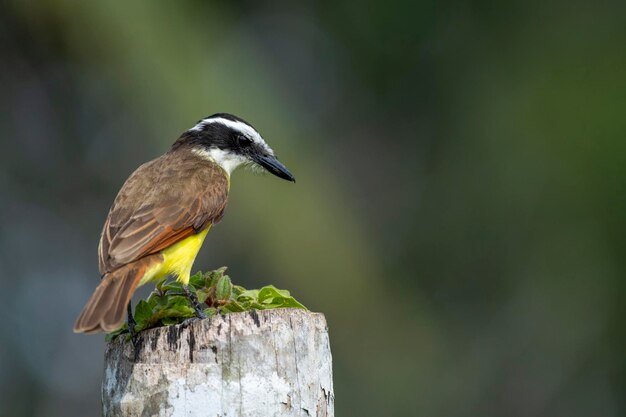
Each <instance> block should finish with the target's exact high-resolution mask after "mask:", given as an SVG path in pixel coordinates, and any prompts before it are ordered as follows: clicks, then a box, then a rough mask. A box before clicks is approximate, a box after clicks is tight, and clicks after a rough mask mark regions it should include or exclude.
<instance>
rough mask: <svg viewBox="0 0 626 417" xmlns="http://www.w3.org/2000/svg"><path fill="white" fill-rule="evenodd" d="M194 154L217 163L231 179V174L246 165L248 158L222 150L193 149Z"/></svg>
mask: <svg viewBox="0 0 626 417" xmlns="http://www.w3.org/2000/svg"><path fill="white" fill-rule="evenodd" d="M192 152H193V153H194V154H196V155H198V156H199V157H201V158H202V159H205V160H207V161H211V162H215V163H216V164H218V165H219V166H220V167H222V169H223V170H224V171H226V173H227V174H228V176H229V177H230V174H231V173H232V172H233V171H234V170H235V169H237V168H238V167H239V166H240V165H242V164H245V163H246V161H247V160H246V158H244V157H243V156H241V155H236V154H233V153H230V152H227V151H224V150H222V149H217V148H213V149H205V148H193V150H192Z"/></svg>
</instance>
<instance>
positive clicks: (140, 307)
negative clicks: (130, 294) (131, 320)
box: [135, 300, 152, 325]
mask: <svg viewBox="0 0 626 417" xmlns="http://www.w3.org/2000/svg"><path fill="white" fill-rule="evenodd" d="M150 316H152V308H151V307H150V304H148V302H147V301H145V300H141V301H139V303H137V307H135V322H137V324H138V325H141V324H142V323H145V322H146V321H147V320H148V319H149V318H150Z"/></svg>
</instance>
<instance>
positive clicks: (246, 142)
mask: <svg viewBox="0 0 626 417" xmlns="http://www.w3.org/2000/svg"><path fill="white" fill-rule="evenodd" d="M237 141H238V142H239V146H243V147H245V146H250V145H251V144H252V140H251V139H250V138H249V137H247V136H244V135H239V136H238V137H237Z"/></svg>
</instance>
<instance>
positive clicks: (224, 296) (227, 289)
mask: <svg viewBox="0 0 626 417" xmlns="http://www.w3.org/2000/svg"><path fill="white" fill-rule="evenodd" d="M232 290H233V284H232V283H231V282H230V277H229V276H228V275H224V276H222V277H221V278H220V279H219V280H218V281H217V285H216V287H215V297H216V298H217V299H218V300H219V301H222V302H225V301H228V300H230V295H231V293H232Z"/></svg>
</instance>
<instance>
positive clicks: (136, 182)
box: [99, 149, 228, 275]
mask: <svg viewBox="0 0 626 417" xmlns="http://www.w3.org/2000/svg"><path fill="white" fill-rule="evenodd" d="M227 197H228V178H227V177H226V173H225V172H224V171H223V170H222V169H221V168H220V167H218V166H216V165H214V164H212V163H209V162H207V161H205V160H203V159H201V158H200V157H198V156H196V155H195V154H193V153H191V152H189V151H187V150H184V149H179V150H177V151H176V152H175V153H172V152H169V153H167V154H165V155H163V156H161V157H160V158H157V159H155V160H153V161H151V162H148V163H146V164H144V165H142V166H141V167H139V168H138V169H137V171H135V172H134V173H133V174H132V175H131V176H130V178H128V180H126V183H125V184H124V186H123V187H122V189H121V190H120V192H119V194H118V196H117V198H116V199H115V202H114V203H113V206H112V207H111V210H110V211H109V216H108V217H107V220H106V222H105V224H104V229H103V230H102V236H101V238H100V247H99V258H100V262H99V264H100V273H101V274H103V275H104V274H105V273H108V272H111V271H112V270H115V269H116V268H119V267H120V266H122V265H125V264H128V263H130V262H133V261H135V260H137V259H139V258H141V257H143V256H146V255H149V254H152V253H156V252H159V251H160V250H162V249H164V248H166V247H168V246H170V245H171V244H173V243H175V242H177V241H179V240H181V239H184V238H185V237H187V236H190V235H191V234H193V233H197V232H199V231H201V230H204V229H205V228H206V227H208V226H209V225H210V224H213V223H216V222H217V221H219V219H220V218H221V217H222V214H223V212H224V208H225V207H226V201H227Z"/></svg>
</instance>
